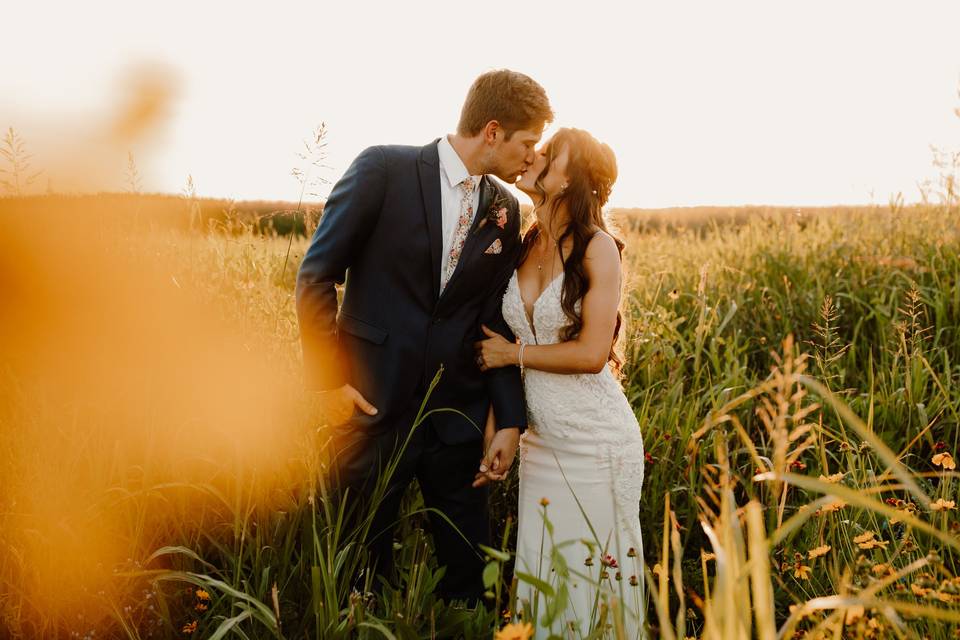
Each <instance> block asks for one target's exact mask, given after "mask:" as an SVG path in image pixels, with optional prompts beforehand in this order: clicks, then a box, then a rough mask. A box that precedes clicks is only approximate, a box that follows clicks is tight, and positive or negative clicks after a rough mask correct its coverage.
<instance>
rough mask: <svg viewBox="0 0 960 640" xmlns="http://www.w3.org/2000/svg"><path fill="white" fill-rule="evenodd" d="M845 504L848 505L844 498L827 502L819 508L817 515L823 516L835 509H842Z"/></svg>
mask: <svg viewBox="0 0 960 640" xmlns="http://www.w3.org/2000/svg"><path fill="white" fill-rule="evenodd" d="M845 506H847V503H846V502H844V501H843V500H834V501H833V502H831V503H829V504H825V505H823V506H822V507H820V508H819V509H817V511H816V515H818V516H822V515H824V514H827V513H833V512H834V511H840V509H843V508H844V507H845Z"/></svg>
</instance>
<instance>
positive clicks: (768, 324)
mask: <svg viewBox="0 0 960 640" xmlns="http://www.w3.org/2000/svg"><path fill="white" fill-rule="evenodd" d="M141 205H143V201H142V200H141V199H139V198H137V197H133V196H127V197H111V198H100V199H97V198H91V199H88V200H85V201H84V202H83V205H82V206H80V205H79V204H78V201H77V200H76V199H62V198H33V199H5V200H0V211H2V214H3V220H4V225H5V227H4V231H3V235H2V236H0V238H2V239H0V291H2V292H3V293H2V295H3V298H4V301H3V302H4V306H3V307H2V310H0V353H2V354H3V356H4V357H3V362H0V433H2V434H3V438H2V440H0V486H2V487H3V491H2V492H0V631H2V634H3V635H8V636H11V637H14V638H19V637H22V638H34V637H83V638H94V637H95V638H103V637H123V638H148V637H152V638H157V637H189V636H193V637H202V638H208V637H224V636H227V637H229V636H239V637H247V638H260V637H284V638H304V637H311V638H338V637H343V638H347V637H357V636H361V637H370V638H376V637H397V638H415V637H447V636H450V635H462V636H464V637H467V638H489V637H491V635H492V634H493V632H494V630H495V629H499V628H500V627H502V626H503V625H504V624H505V623H506V622H507V620H505V619H504V617H503V616H502V615H501V614H502V612H503V610H504V608H507V607H509V605H510V603H511V593H512V588H513V585H512V584H511V582H510V576H511V568H510V562H509V558H508V557H507V556H504V555H501V554H500V553H498V552H496V550H491V553H490V559H491V564H490V567H491V570H490V572H489V578H490V593H491V608H490V611H482V610H481V611H469V610H464V609H462V608H460V607H456V606H450V605H448V604H447V603H442V602H440V601H439V600H438V598H437V596H436V595H435V593H434V590H435V589H434V588H435V586H436V583H437V580H438V577H439V576H438V572H439V571H440V569H439V568H438V567H437V566H436V563H435V561H434V560H433V557H432V552H431V543H430V538H429V532H428V531H427V529H426V526H425V523H426V519H425V517H424V514H423V513H422V511H421V509H422V503H421V502H420V500H419V497H418V495H417V493H416V491H411V492H410V493H409V495H408V496H407V497H406V501H405V506H404V513H405V514H406V516H405V517H404V519H403V522H402V524H401V526H400V528H399V530H398V543H399V544H398V545H396V555H397V559H398V562H397V567H398V575H397V576H396V577H397V580H398V584H399V585H400V586H399V587H398V588H395V589H387V590H386V591H385V592H384V594H382V595H375V594H378V592H379V589H378V588H377V586H376V585H374V584H373V583H372V580H371V578H370V576H369V575H368V574H367V573H366V572H364V571H363V563H364V556H363V550H362V548H361V547H360V546H359V545H358V544H357V540H358V537H359V536H361V535H362V533H363V531H362V527H363V526H365V523H364V520H363V519H362V518H361V519H360V524H359V525H358V527H359V528H360V530H358V529H357V528H355V527H350V526H347V525H345V524H343V522H344V518H343V514H342V512H341V511H340V509H341V507H340V506H338V504H337V503H336V502H335V501H333V500H331V499H330V496H329V494H328V491H327V488H326V485H325V482H324V474H323V471H324V469H325V467H326V464H327V459H326V447H325V436H326V429H325V428H323V425H324V422H325V419H324V415H325V412H324V408H323V407H319V406H317V405H316V404H315V403H314V401H313V399H312V398H310V397H308V396H306V395H305V394H304V393H303V392H302V390H301V386H300V379H299V375H300V372H299V346H298V342H297V326H296V317H295V314H294V309H293V300H292V293H293V284H294V276H295V273H296V269H297V265H298V262H299V258H300V256H302V254H303V251H304V249H305V248H306V245H307V240H306V238H304V237H302V236H297V237H288V236H278V235H276V234H275V233H270V232H269V231H270V230H269V228H268V229H267V231H268V233H260V232H258V230H262V229H264V227H263V225H259V224H254V223H253V222H252V221H251V219H250V218H249V217H248V216H244V215H239V214H237V209H233V210H228V211H226V212H221V215H206V214H203V212H202V211H200V204H199V202H198V201H196V200H192V199H190V198H181V199H171V200H170V201H169V202H168V203H167V205H168V207H169V210H168V211H167V215H166V216H165V217H160V218H158V216H157V215H152V214H151V215H147V214H145V213H144V211H145V210H144V208H143V207H142V206H141ZM644 215H645V214H643V213H642V212H623V213H621V214H619V215H618V216H617V222H618V223H619V226H620V228H621V229H622V235H621V237H622V238H623V239H624V240H625V242H626V244H627V251H626V254H625V268H626V272H627V274H628V287H627V292H626V296H625V301H624V311H625V317H626V322H627V328H626V331H625V332H624V339H623V345H622V346H623V349H624V351H625V353H626V355H627V363H628V364H627V366H626V369H625V379H624V386H625V389H626V392H627V394H628V397H629V398H630V400H631V402H632V404H633V407H634V409H635V411H636V414H637V416H638V417H639V420H640V424H641V428H642V430H643V435H644V440H645V444H646V450H647V454H648V457H647V471H646V479H645V485H644V489H643V500H642V511H641V520H642V522H641V524H642V528H643V532H644V539H645V547H646V548H645V555H646V560H647V564H648V566H649V569H650V572H649V574H648V575H647V576H645V577H641V578H640V579H641V580H644V579H645V582H646V584H647V587H648V588H647V594H648V596H649V602H648V605H649V606H648V608H647V611H648V613H647V616H648V623H649V627H650V635H651V636H652V637H663V638H681V639H682V638H685V637H703V638H725V639H726V638H751V637H762V638H768V637H776V636H777V635H778V634H779V635H780V636H781V637H786V638H791V637H808V638H817V637H823V638H848V637H849V638H860V637H863V638H870V637H873V638H886V637H905V638H913V637H915V638H922V637H929V638H956V637H958V635H957V631H956V629H958V628H960V579H958V577H957V576H958V569H960V561H958V559H960V555H958V554H960V541H958V540H960V519H958V517H957V511H956V501H957V499H958V495H957V493H958V492H957V486H958V482H957V474H956V472H955V463H954V457H955V456H957V455H960V429H958V427H960V211H958V209H957V208H956V207H955V206H953V207H951V206H934V205H929V206H923V207H910V208H900V207H897V206H892V207H871V208H858V209H850V208H847V209H843V210H831V209H817V210H793V209H791V210H776V211H771V210H760V211H752V210H751V211H746V210H741V211H736V210H735V211H727V212H725V213H724V214H723V215H722V216H721V219H720V220H719V221H718V220H716V219H715V217H710V216H708V217H707V218H703V217H702V216H700V217H696V219H695V220H694V219H691V220H690V221H688V222H687V223H684V221H683V220H678V221H676V222H675V223H674V222H673V221H671V222H670V223H669V224H664V223H663V222H662V219H661V218H662V215H661V214H658V215H661V218H658V221H656V223H653V222H651V221H650V220H649V219H645V218H644V217H643V216H644ZM158 219H165V220H169V221H170V222H169V224H167V223H159V222H158ZM191 221H192V224H191ZM312 224H315V222H313V221H312V220H310V219H309V218H308V221H307V227H308V228H309V227H311V226H312ZM191 227H192V230H191ZM515 491H516V477H515V475H514V477H513V478H510V479H508V481H507V482H505V483H503V484H502V485H500V486H499V488H498V489H497V491H496V492H495V494H494V496H493V505H492V507H493V508H492V516H493V519H494V527H495V531H496V532H497V533H498V535H500V536H502V540H503V544H502V548H503V549H505V550H507V551H509V548H510V538H511V532H512V531H513V529H514V528H515V527H514V523H513V520H512V517H513V511H514V507H513V501H514V499H515ZM627 578H628V577H627V576H624V577H623V578H622V579H623V580H626V579H627ZM611 602H612V601H611ZM610 620H612V617H611V618H609V619H608V618H604V617H603V616H601V617H600V619H599V620H597V621H596V624H595V626H596V627H597V628H596V630H595V632H594V633H595V635H593V637H601V636H602V634H604V633H606V634H608V635H609V637H616V635H617V625H616V624H613V623H610V626H609V627H606V625H607V623H608V622H609V621H610Z"/></svg>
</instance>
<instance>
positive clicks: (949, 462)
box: [931, 451, 957, 471]
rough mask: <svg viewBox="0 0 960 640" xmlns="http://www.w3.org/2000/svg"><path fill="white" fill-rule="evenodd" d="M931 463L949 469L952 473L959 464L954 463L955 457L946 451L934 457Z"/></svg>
mask: <svg viewBox="0 0 960 640" xmlns="http://www.w3.org/2000/svg"><path fill="white" fill-rule="evenodd" d="M931 462H933V464H935V465H937V466H938V467H943V468H944V469H948V470H950V471H953V470H954V469H956V468H957V463H956V462H954V460H953V456H952V455H950V454H949V453H947V452H946V451H944V452H943V453H938V454H937V455H935V456H933V459H932V460H931Z"/></svg>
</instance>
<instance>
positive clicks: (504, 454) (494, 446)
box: [473, 422, 520, 488]
mask: <svg viewBox="0 0 960 640" xmlns="http://www.w3.org/2000/svg"><path fill="white" fill-rule="evenodd" d="M519 443H520V429H517V428H516V427H513V428H508V429H500V430H499V431H497V430H496V429H494V427H493V425H492V424H490V423H489V422H488V423H487V427H486V430H485V432H484V434H483V450H484V451H485V452H486V453H485V454H484V455H483V460H481V461H480V470H479V471H478V472H477V475H476V477H475V478H474V480H473V486H474V488H477V487H482V486H484V485H486V484H489V483H490V482H492V481H497V482H499V481H500V480H503V479H504V478H506V477H507V473H509V472H510V467H511V466H512V465H513V458H514V456H516V454H517V445H518V444H519Z"/></svg>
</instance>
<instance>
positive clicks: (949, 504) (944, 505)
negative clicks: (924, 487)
mask: <svg viewBox="0 0 960 640" xmlns="http://www.w3.org/2000/svg"><path fill="white" fill-rule="evenodd" d="M956 506H957V503H956V502H954V501H953V500H944V499H943V498H937V501H936V502H934V503H933V504H931V505H930V511H952V510H953V509H955V508H956Z"/></svg>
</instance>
